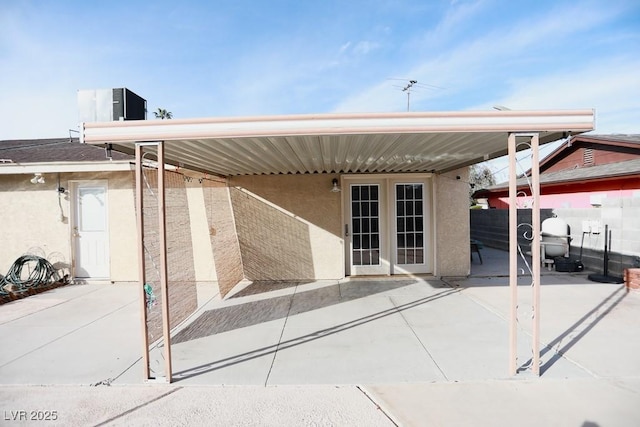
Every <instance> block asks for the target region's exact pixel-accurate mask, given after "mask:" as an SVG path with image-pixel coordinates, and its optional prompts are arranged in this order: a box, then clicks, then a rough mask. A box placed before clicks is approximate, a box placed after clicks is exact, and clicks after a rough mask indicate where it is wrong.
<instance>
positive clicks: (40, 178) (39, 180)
mask: <svg viewBox="0 0 640 427" xmlns="http://www.w3.org/2000/svg"><path fill="white" fill-rule="evenodd" d="M33 175H34V176H33V178H31V183H32V184H44V176H42V174H41V173H35V174H33Z"/></svg>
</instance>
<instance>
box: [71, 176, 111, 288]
mask: <svg viewBox="0 0 640 427" xmlns="http://www.w3.org/2000/svg"><path fill="white" fill-rule="evenodd" d="M73 201H74V204H75V209H74V224H73V246H74V266H75V268H74V274H75V277H78V278H92V279H108V278H109V229H108V225H109V219H108V210H107V183H106V182H105V181H86V182H76V183H75V185H74V186H73Z"/></svg>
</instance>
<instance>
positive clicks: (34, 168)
mask: <svg viewBox="0 0 640 427" xmlns="http://www.w3.org/2000/svg"><path fill="white" fill-rule="evenodd" d="M132 170H134V164H133V163H132V162H130V161H128V160H126V161H124V160H123V161H113V162H46V163H45V162H41V163H15V164H14V163H9V164H0V175H17V174H32V173H62V172H117V171H132Z"/></svg>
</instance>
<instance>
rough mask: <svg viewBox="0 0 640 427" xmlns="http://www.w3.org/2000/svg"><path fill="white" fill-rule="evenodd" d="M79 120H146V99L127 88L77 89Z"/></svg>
mask: <svg viewBox="0 0 640 427" xmlns="http://www.w3.org/2000/svg"><path fill="white" fill-rule="evenodd" d="M78 110H79V112H80V117H79V118H80V122H112V121H114V120H115V121H119V120H146V119H147V101H146V100H145V99H144V98H142V97H140V96H138V95H136V94H135V93H133V92H132V91H130V90H129V89H127V88H118V89H89V90H79V91H78Z"/></svg>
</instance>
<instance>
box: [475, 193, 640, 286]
mask: <svg viewBox="0 0 640 427" xmlns="http://www.w3.org/2000/svg"><path fill="white" fill-rule="evenodd" d="M470 214H471V216H470V224H471V238H473V239H478V240H481V241H482V242H483V243H484V244H485V245H487V246H489V247H494V248H497V249H502V250H508V249H509V228H508V227H509V211H508V210H506V209H487V210H471V211H470ZM553 216H557V217H558V218H561V219H563V220H565V221H566V222H567V224H568V225H569V229H570V233H571V239H572V240H571V250H570V256H571V257H572V258H575V259H578V258H579V257H580V247H581V246H582V262H583V263H584V265H585V268H586V269H587V270H590V271H594V272H598V273H602V272H603V270H604V243H605V233H604V226H605V225H608V226H609V229H610V230H611V244H610V245H609V251H610V254H609V264H608V267H609V274H610V275H615V276H622V275H623V271H624V269H625V268H633V267H638V266H640V220H639V219H638V218H640V195H638V196H636V197H633V198H613V197H610V198H607V199H603V201H602V205H601V206H600V207H593V208H586V209H573V208H562V209H541V210H540V218H541V221H544V220H545V219H546V218H551V217H553ZM585 221H588V222H595V223H597V224H598V225H599V228H600V230H599V232H598V233H595V232H592V233H584V235H583V223H584V222H585ZM518 224H531V210H530V209H520V210H518ZM528 229H529V228H527V227H520V228H519V229H518V242H519V243H520V244H521V245H523V247H528V246H529V245H530V240H528V239H526V238H525V237H524V232H525V230H528Z"/></svg>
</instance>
